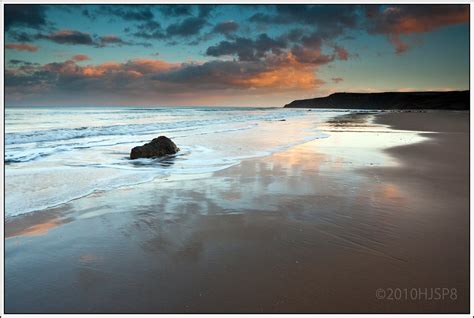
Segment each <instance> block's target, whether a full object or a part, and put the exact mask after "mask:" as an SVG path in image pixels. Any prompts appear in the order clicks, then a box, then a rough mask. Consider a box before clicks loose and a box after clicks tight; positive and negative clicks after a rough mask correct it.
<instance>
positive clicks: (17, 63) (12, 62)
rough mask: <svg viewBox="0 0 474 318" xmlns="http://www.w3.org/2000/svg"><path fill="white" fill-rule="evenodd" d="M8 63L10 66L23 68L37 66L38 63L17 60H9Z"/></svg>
mask: <svg viewBox="0 0 474 318" xmlns="http://www.w3.org/2000/svg"><path fill="white" fill-rule="evenodd" d="M8 63H9V64H12V65H24V66H32V65H39V64H38V63H32V62H28V61H24V60H17V59H11V60H9V61H8Z"/></svg>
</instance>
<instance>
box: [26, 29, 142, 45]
mask: <svg viewBox="0 0 474 318" xmlns="http://www.w3.org/2000/svg"><path fill="white" fill-rule="evenodd" d="M35 38H36V39H43V40H49V41H52V42H55V43H58V44H63V45H89V46H94V47H107V46H123V45H139V46H144V47H151V44H150V43H146V42H145V43H143V42H131V41H125V40H123V39H122V38H120V37H118V36H115V35H104V36H100V37H95V38H94V37H92V36H91V35H90V34H89V33H85V32H81V31H76V30H59V31H56V32H53V33H50V34H41V33H39V34H37V35H35Z"/></svg>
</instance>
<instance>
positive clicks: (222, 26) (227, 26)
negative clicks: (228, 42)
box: [213, 21, 239, 35]
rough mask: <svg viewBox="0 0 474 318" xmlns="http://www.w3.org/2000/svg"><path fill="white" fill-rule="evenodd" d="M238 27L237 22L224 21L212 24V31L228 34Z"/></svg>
mask: <svg viewBox="0 0 474 318" xmlns="http://www.w3.org/2000/svg"><path fill="white" fill-rule="evenodd" d="M238 29H239V24H238V23H237V22H234V21H225V22H221V23H218V24H216V25H215V26H214V28H213V32H215V33H220V34H224V35H228V34H231V33H234V32H236V31H237V30H238Z"/></svg>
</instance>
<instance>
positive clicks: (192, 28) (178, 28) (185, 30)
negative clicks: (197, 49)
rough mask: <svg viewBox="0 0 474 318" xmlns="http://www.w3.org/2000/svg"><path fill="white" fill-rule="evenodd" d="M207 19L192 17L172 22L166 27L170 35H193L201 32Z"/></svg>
mask: <svg viewBox="0 0 474 318" xmlns="http://www.w3.org/2000/svg"><path fill="white" fill-rule="evenodd" d="M206 23H207V21H206V19H203V18H197V17H190V18H186V19H184V20H183V21H181V22H179V23H175V24H171V25H169V26H168V27H167V28H166V34H167V35H168V36H182V37H186V36H191V35H196V34H199V33H200V32H201V29H202V28H203V27H204V26H205V25H206Z"/></svg>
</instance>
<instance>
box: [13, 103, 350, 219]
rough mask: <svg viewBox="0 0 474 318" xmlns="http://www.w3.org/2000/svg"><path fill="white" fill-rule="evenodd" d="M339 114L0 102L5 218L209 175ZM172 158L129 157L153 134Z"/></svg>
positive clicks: (302, 138)
mask: <svg viewBox="0 0 474 318" xmlns="http://www.w3.org/2000/svg"><path fill="white" fill-rule="evenodd" d="M344 113H347V111H340V112H334V111H328V110H312V111H308V110H306V109H286V108H242V107H194V108H193V107H142V108H140V107H7V108H6V109H5V140H4V141H5V216H6V218H7V219H8V218H12V217H16V216H20V215H24V214H27V213H35V212H39V211H41V210H44V209H48V208H52V207H56V206H59V205H61V204H64V203H67V202H70V201H71V200H76V199H79V198H81V197H84V196H88V195H90V194H93V193H94V192H98V191H111V190H113V189H117V188H121V187H131V186H133V185H136V184H141V183H145V182H150V181H153V180H157V179H161V180H162V181H163V182H166V181H167V180H170V179H173V178H179V177H183V176H186V175H196V174H209V175H210V174H212V173H213V172H215V171H218V170H222V169H225V168H228V167H231V166H233V165H236V164H239V163H240V162H241V161H242V160H245V159H249V158H255V157H262V156H267V155H270V154H272V153H275V152H278V151H282V150H285V149H288V148H290V147H293V146H295V145H299V144H302V143H305V142H308V141H310V140H314V139H320V138H328V137H329V136H330V135H329V134H328V133H326V132H324V131H322V130H321V129H320V127H321V126H322V124H323V123H324V122H325V121H326V120H328V119H329V118H331V117H334V116H336V115H342V114H344ZM162 135H164V136H167V137H169V138H171V139H172V140H173V141H174V142H175V143H176V145H177V146H178V147H179V148H180V149H181V150H180V151H179V152H178V153H177V154H176V155H173V156H167V157H163V158H155V159H136V160H130V158H129V155H130V150H131V149H132V148H133V147H135V146H138V145H142V144H144V143H146V142H149V141H150V140H152V139H153V138H155V137H158V136H162Z"/></svg>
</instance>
